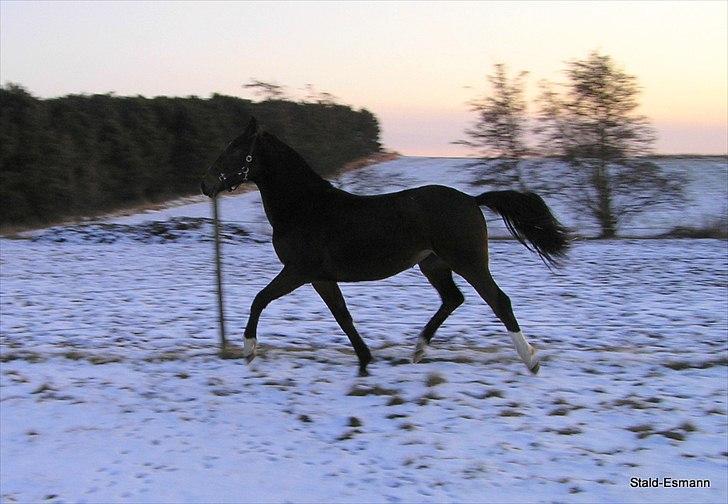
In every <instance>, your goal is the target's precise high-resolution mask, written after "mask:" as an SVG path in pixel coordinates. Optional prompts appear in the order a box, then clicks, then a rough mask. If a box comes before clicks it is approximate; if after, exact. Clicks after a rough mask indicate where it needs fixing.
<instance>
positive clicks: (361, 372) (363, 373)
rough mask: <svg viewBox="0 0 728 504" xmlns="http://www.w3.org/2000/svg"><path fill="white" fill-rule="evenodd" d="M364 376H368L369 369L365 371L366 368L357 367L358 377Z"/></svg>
mask: <svg viewBox="0 0 728 504" xmlns="http://www.w3.org/2000/svg"><path fill="white" fill-rule="evenodd" d="M365 376H369V371H367V368H359V377H361V378H363V377H365Z"/></svg>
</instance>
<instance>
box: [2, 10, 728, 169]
mask: <svg viewBox="0 0 728 504" xmlns="http://www.w3.org/2000/svg"><path fill="white" fill-rule="evenodd" d="M727 25H728V2H726V1H713V2H697V1H695V2H694V1H683V2H669V1H664V2H627V1H624V2H616V1H615V2H612V1H609V2H549V1H539V2H517V1H509V2H463V3H460V2H442V3H440V2H353V1H346V2H211V1H204V2H202V1H201V2H27V1H2V2H0V80H2V83H7V82H14V83H18V84H21V85H23V86H24V87H26V88H27V89H28V90H29V91H30V92H31V93H33V94H35V95H36V96H41V97H53V96H60V95H65V94H70V93H107V92H114V93H116V94H118V95H144V96H157V95H171V96H188V95H198V96H202V97H207V96H209V95H210V94H212V93H221V94H229V95H233V96H240V97H244V98H251V97H252V96H251V94H250V92H249V91H248V90H246V89H244V88H243V87H242V85H243V84H244V83H246V82H248V81H249V80H250V79H251V78H256V79H260V80H264V81H272V82H276V83H278V84H282V85H285V86H286V88H287V91H288V94H289V95H290V96H291V97H293V98H295V99H300V98H302V97H303V96H305V94H306V92H305V90H304V87H305V85H306V84H313V85H314V86H315V88H316V89H317V90H320V91H326V92H329V93H331V94H333V95H335V96H336V97H338V99H339V100H340V101H341V102H342V103H346V104H350V105H352V106H354V107H356V108H367V109H369V110H371V111H372V112H373V113H375V114H376V115H377V117H378V118H379V120H380V124H381V127H382V141H383V143H384V145H385V147H386V148H389V149H393V150H397V151H399V152H401V153H403V154H408V155H443V156H444V155H467V154H472V151H470V150H467V149H466V148H464V147H462V146H458V145H453V144H452V143H451V142H453V141H454V140H458V139H461V138H463V130H464V129H465V128H466V127H467V126H468V125H469V124H470V123H471V122H472V121H473V120H474V114H473V113H472V112H470V111H469V107H468V105H467V102H468V101H469V100H472V99H474V98H478V97H479V96H481V95H483V94H484V93H485V92H486V91H487V89H488V88H487V86H486V79H485V77H486V75H487V74H489V73H491V72H492V67H493V64H495V63H501V62H502V63H505V64H506V65H508V67H509V69H510V71H511V72H513V73H515V72H518V71H521V70H527V71H529V78H528V80H527V96H528V97H529V99H533V98H535V97H536V96H537V95H538V83H539V81H541V80H543V79H547V80H550V81H561V80H563V70H564V67H565V62H566V61H570V60H574V59H582V58H585V57H586V56H587V55H588V54H589V52H590V51H592V50H599V51H600V52H602V53H605V54H608V55H610V56H612V57H613V58H614V60H615V61H616V62H617V63H618V64H619V65H620V66H621V67H622V68H623V69H624V70H625V71H626V72H627V73H629V74H632V75H635V76H636V77H637V78H638V81H639V83H640V85H641V87H642V95H641V99H640V101H641V104H642V106H641V109H640V113H642V114H644V115H647V116H648V117H649V118H650V119H651V120H652V123H653V125H654V126H655V127H656V128H657V132H658V141H657V143H656V145H655V147H656V150H657V151H658V152H660V153H665V154H671V153H702V154H725V153H726V152H727V151H728V104H727V102H728V79H727V75H728V26H727ZM530 111H531V112H535V104H533V102H532V101H531V106H530Z"/></svg>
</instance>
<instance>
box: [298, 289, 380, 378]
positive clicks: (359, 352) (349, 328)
mask: <svg viewBox="0 0 728 504" xmlns="http://www.w3.org/2000/svg"><path fill="white" fill-rule="evenodd" d="M311 285H313V288H314V289H316V292H318V294H319V296H321V299H323V300H324V303H326V306H328V307H329V310H331V313H332V315H333V316H334V318H335V319H336V322H338V323H339V326H340V327H341V329H343V331H344V332H345V333H346V335H347V336H348V337H349V341H351V345H352V346H353V347H354V351H355V352H356V356H357V357H358V358H359V376H366V375H367V364H369V362H371V360H372V354H371V352H370V351H369V347H367V344H366V343H364V340H363V339H361V336H359V333H358V332H357V330H356V328H355V327H354V322H353V320H352V318H351V314H350V313H349V310H348V308H347V307H346V301H344V296H343V295H342V294H341V290H340V289H339V286H338V285H337V284H336V282H312V284H311Z"/></svg>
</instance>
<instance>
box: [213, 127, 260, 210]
mask: <svg viewBox="0 0 728 504" xmlns="http://www.w3.org/2000/svg"><path fill="white" fill-rule="evenodd" d="M262 135H265V133H262V132H261V131H260V130H259V129H258V121H256V120H255V117H252V118H251V119H250V121H249V122H248V126H247V127H246V128H245V131H244V132H243V133H242V134H241V135H240V136H238V137H237V138H236V139H234V140H233V141H232V142H230V144H228V146H227V147H226V148H225V150H223V151H222V153H221V154H220V155H219V156H218V157H217V159H216V160H215V162H214V163H212V165H211V166H210V168H208V170H207V173H206V174H205V176H204V178H203V179H202V183H201V184H200V188H201V189H202V194H204V195H206V196H210V197H211V198H214V197H215V196H216V195H217V194H218V193H219V192H221V191H224V190H226V189H227V190H228V191H234V190H235V189H236V188H237V187H238V186H239V185H240V184H243V183H245V182H255V180H256V179H257V178H258V175H259V174H260V172H261V171H262V169H263V167H262V163H261V159H260V155H261V153H262V141H261V138H260V137H261V136H262Z"/></svg>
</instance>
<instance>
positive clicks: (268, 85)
mask: <svg viewBox="0 0 728 504" xmlns="http://www.w3.org/2000/svg"><path fill="white" fill-rule="evenodd" d="M243 87H244V88H245V89H252V90H253V94H254V95H255V96H258V97H260V98H261V99H262V100H263V101H270V100H285V99H286V93H285V91H284V89H285V88H284V87H283V86H281V85H279V84H275V83H273V82H265V81H262V80H258V79H250V81H248V83H247V84H243Z"/></svg>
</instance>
